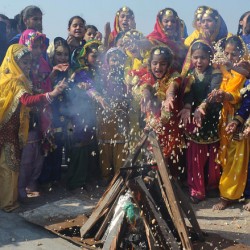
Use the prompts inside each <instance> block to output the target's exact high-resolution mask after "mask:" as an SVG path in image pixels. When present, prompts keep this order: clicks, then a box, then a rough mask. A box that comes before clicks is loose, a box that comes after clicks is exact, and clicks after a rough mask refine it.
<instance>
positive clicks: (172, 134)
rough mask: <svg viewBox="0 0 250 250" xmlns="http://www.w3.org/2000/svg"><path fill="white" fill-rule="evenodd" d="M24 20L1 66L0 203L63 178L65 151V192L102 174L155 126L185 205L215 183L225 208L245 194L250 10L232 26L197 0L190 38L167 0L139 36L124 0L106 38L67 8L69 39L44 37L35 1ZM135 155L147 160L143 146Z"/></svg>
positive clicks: (106, 177) (249, 184) (106, 176)
mask: <svg viewBox="0 0 250 250" xmlns="http://www.w3.org/2000/svg"><path fill="white" fill-rule="evenodd" d="M20 18H21V19H20V20H21V22H20V23H22V24H23V26H25V28H23V30H21V33H20V35H17V36H15V37H18V39H16V40H15V39H12V40H11V44H12V45H10V46H9V48H8V50H7V53H6V55H5V58H4V59H3V62H2V65H1V67H0V89H1V91H0V105H1V106H0V107H1V108H0V187H1V190H2V192H1V193H0V208H1V209H3V210H4V211H7V212H9V211H12V210H14V209H15V208H17V207H18V206H19V203H18V202H19V201H20V202H26V201H27V198H29V197H32V196H34V195H37V194H39V193H38V186H37V184H38V183H39V184H44V183H55V182H58V181H60V180H61V164H62V158H63V152H64V153H65V157H66V159H67V164H68V172H67V177H66V185H67V187H68V188H69V189H70V190H76V189H78V188H85V187H86V184H87V183H89V182H91V181H95V180H102V183H103V182H104V183H108V182H109V181H110V180H111V178H112V176H113V175H114V174H115V173H116V172H117V171H118V170H119V168H120V167H121V166H122V164H123V162H124V160H125V159H126V157H127V156H128V154H129V153H130V152H133V149H134V146H135V144H136V143H137V142H138V140H139V139H140V135H141V134H142V133H143V132H145V131H151V130H153V131H154V132H155V133H156V135H157V138H158V140H159V142H160V145H161V149H162V152H163V155H164V157H165V158H166V161H167V163H168V166H169V169H170V173H171V175H172V176H173V177H174V178H176V179H177V180H180V179H181V180H185V179H187V185H188V187H189V196H190V201H191V202H193V203H198V202H201V201H203V200H204V199H205V198H206V197H210V196H213V195H215V194H216V193H217V191H218V190H219V193H220V201H219V203H218V204H216V205H215V206H214V209H218V210H222V209H225V208H226V207H227V206H229V205H230V204H232V203H233V202H235V201H238V200H239V199H240V198H242V196H245V197H246V198H248V197H250V181H249V177H248V176H249V169H248V165H249V130H250V128H249V125H248V124H249V122H248V120H247V119H248V116H249V101H250V99H249V91H250V88H249V86H250V85H249V86H248V82H249V80H248V79H249V78H250V57H249V54H248V48H249V46H250V45H249V43H248V41H249V37H250V11H249V12H246V13H244V14H243V15H242V17H241V18H240V21H239V29H238V32H237V35H232V34H230V33H228V31H227V26H226V23H225V22H224V20H223V18H222V17H221V15H220V14H219V13H218V11H217V10H215V9H213V8H211V7H208V6H199V7H198V8H197V10H196V12H195V15H194V22H193V26H194V29H195V30H194V32H193V33H192V34H191V35H189V36H188V34H187V31H186V27H185V23H184V21H183V20H182V19H181V18H180V17H179V16H178V14H177V12H176V11H175V10H174V9H172V8H165V9H163V10H160V11H159V13H158V14H157V17H156V23H155V26H154V30H153V31H152V32H151V33H150V34H149V35H147V36H144V35H143V34H142V33H141V32H139V31H138V30H136V22H135V17H134V13H133V11H132V10H131V9H130V8H128V7H122V8H120V9H119V10H118V12H117V13H116V15H115V21H114V29H113V30H112V32H111V29H110V26H109V24H106V25H105V31H104V34H103V38H102V34H101V33H100V32H99V31H98V30H97V28H96V27H95V26H94V25H86V22H85V20H84V19H82V18H81V17H80V16H74V17H72V18H71V19H70V20H69V24H68V32H69V36H68V37H67V39H63V38H61V37H56V38H55V39H54V41H53V42H52V43H50V44H49V45H48V40H47V39H46V36H45V35H44V34H42V12H41V10H40V9H39V8H38V7H36V6H28V7H26V8H25V9H24V10H23V11H22V12H21V14H20ZM13 41H14V42H13ZM16 42H17V43H16ZM139 160H140V161H141V162H142V163H147V164H148V163H149V162H150V163H151V164H153V163H152V162H154V158H153V156H152V154H151V145H150V144H149V145H148V148H147V150H146V151H144V152H143V154H142V156H141V157H139ZM183 173H185V174H183ZM245 209H246V210H250V205H249V204H246V205H245Z"/></svg>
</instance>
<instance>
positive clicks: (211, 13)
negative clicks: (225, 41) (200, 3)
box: [201, 8, 228, 42]
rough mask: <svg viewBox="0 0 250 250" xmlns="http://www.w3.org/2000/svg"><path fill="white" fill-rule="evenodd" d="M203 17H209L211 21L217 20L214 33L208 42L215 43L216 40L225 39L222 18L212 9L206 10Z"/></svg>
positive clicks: (225, 32) (226, 32)
mask: <svg viewBox="0 0 250 250" xmlns="http://www.w3.org/2000/svg"><path fill="white" fill-rule="evenodd" d="M205 15H208V16H211V17H212V18H213V19H215V20H217V26H216V29H215V31H214V33H213V34H211V37H210V41H211V42H217V41H218V40H220V39H222V38H224V37H227V34H228V31H227V25H226V23H225V21H224V20H223V18H222V16H221V15H220V14H219V13H218V11H217V10H215V9H212V8H208V9H206V10H205V12H204V13H203V16H205ZM201 33H202V31H201Z"/></svg>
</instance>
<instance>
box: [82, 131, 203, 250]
mask: <svg viewBox="0 0 250 250" xmlns="http://www.w3.org/2000/svg"><path fill="white" fill-rule="evenodd" d="M146 142H150V144H151V146H152V150H153V155H154V158H155V161H156V163H157V164H156V166H157V167H156V168H155V167H154V168H152V167H151V166H148V165H147V166H145V167H142V166H136V165H135V162H136V159H137V158H138V156H139V154H140V152H141V149H142V148H143V147H144V145H145V143H146ZM80 234H81V241H82V242H83V243H84V244H85V245H86V246H89V248H90V249H92V248H100V249H193V245H192V241H193V240H194V239H195V240H199V241H203V240H204V236H203V233H202V231H201V229H200V227H199V224H198V222H197V220H196V217H195V214H194V212H193V210H192V207H191V206H190V204H189V201H188V199H187V197H186V196H185V195H184V193H183V192H182V190H181V188H180V187H179V185H178V183H177V182H176V181H175V180H174V179H173V178H171V176H170V174H169V169H168V166H167V164H166V162H165V160H164V157H163V155H162V152H161V149H160V145H159V143H158V140H157V138H156V136H155V134H154V133H153V132H150V133H149V134H148V135H144V136H143V138H142V139H141V141H140V142H139V143H138V145H137V147H136V149H135V151H134V153H133V154H131V155H130V156H129V157H128V159H127V160H126V162H125V164H124V166H123V167H122V168H121V170H120V172H119V173H117V174H116V175H115V177H114V178H113V180H112V181H111V183H110V185H109V187H108V188H107V190H106V192H105V193H104V195H103V196H102V198H101V199H100V200H99V202H98V204H97V205H96V207H95V209H94V211H93V212H92V214H91V215H90V217H89V218H88V219H87V220H86V221H85V222H84V224H83V226H82V227H81V229H80Z"/></svg>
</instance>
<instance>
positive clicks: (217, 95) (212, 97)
mask: <svg viewBox="0 0 250 250" xmlns="http://www.w3.org/2000/svg"><path fill="white" fill-rule="evenodd" d="M225 95H226V93H225V91H223V90H222V89H214V90H213V91H212V92H211V93H209V94H208V98H207V101H208V102H223V101H224V100H225Z"/></svg>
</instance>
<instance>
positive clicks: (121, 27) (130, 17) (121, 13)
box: [104, 6, 136, 49]
mask: <svg viewBox="0 0 250 250" xmlns="http://www.w3.org/2000/svg"><path fill="white" fill-rule="evenodd" d="M135 28H136V24H135V17H134V12H133V11H132V10H131V9H130V8H129V7H126V6H124V7H122V8H120V9H119V10H118V11H117V13H116V16H115V21H114V29H113V30H112V32H110V23H107V24H106V25H105V35H104V46H105V47H107V48H108V49H109V48H111V47H113V46H114V41H115V39H116V37H117V35H118V33H120V32H127V31H129V30H131V29H135Z"/></svg>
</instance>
